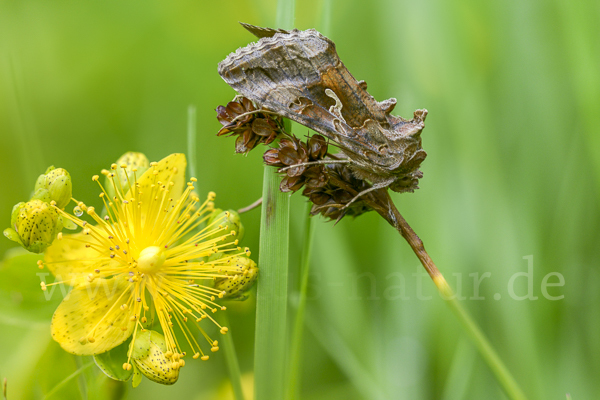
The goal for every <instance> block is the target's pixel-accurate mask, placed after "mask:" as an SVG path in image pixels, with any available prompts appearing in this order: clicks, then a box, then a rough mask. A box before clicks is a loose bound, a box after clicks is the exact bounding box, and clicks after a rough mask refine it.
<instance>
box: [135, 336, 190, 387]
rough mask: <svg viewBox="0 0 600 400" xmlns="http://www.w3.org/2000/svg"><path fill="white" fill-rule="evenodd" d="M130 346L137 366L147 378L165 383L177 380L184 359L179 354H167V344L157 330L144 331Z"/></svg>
mask: <svg viewBox="0 0 600 400" xmlns="http://www.w3.org/2000/svg"><path fill="white" fill-rule="evenodd" d="M129 346H130V350H131V359H132V360H133V363H134V365H135V367H136V368H137V369H138V370H139V371H140V372H141V373H142V374H144V375H145V376H146V378H148V379H150V380H152V381H154V382H157V383H162V384H163V385H172V384H174V383H175V382H177V379H178V378H179V368H181V366H182V365H183V360H181V359H180V356H181V355H178V354H173V355H170V354H167V355H168V356H167V355H165V354H166V353H167V344H166V342H165V337H164V336H163V335H161V334H160V333H158V332H155V331H143V332H141V333H140V334H139V335H137V337H136V338H135V341H132V342H131V344H130V345H129Z"/></svg>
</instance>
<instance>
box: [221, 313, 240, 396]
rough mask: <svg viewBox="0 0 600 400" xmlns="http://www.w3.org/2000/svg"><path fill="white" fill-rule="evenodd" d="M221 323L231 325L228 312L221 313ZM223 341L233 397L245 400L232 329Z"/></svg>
mask: <svg viewBox="0 0 600 400" xmlns="http://www.w3.org/2000/svg"><path fill="white" fill-rule="evenodd" d="M221 325H223V326H227V327H228V326H229V317H228V316H227V313H226V312H225V313H222V314H221ZM223 342H224V346H223V351H224V352H225V362H226V364H227V370H228V371H229V381H230V382H231V388H232V389H233V397H234V398H235V400H244V391H243V390H242V374H241V373H240V365H239V363H238V359H237V355H236V352H235V345H234V344H233V337H232V336H231V330H230V331H229V332H227V334H226V335H225V336H223Z"/></svg>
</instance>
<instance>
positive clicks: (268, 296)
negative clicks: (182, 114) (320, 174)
mask: <svg viewBox="0 0 600 400" xmlns="http://www.w3.org/2000/svg"><path fill="white" fill-rule="evenodd" d="M286 124H288V125H287V126H286V131H288V132H289V129H290V127H289V123H288V122H287V121H286ZM279 181H280V178H279V176H278V175H277V173H276V172H275V171H274V170H273V168H271V167H269V166H265V169H264V178H263V195H262V198H263V203H262V213H261V223H260V249H259V256H258V265H259V267H260V276H259V279H258V282H257V291H256V337H255V342H254V379H255V383H254V391H255V399H256V400H270V399H283V398H284V397H285V396H284V381H285V367H286V363H285V360H286V316H287V280H288V250H289V249H288V248H289V234H290V228H289V213H290V198H289V195H288V194H286V193H281V192H280V191H279Z"/></svg>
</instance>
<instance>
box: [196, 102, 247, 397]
mask: <svg viewBox="0 0 600 400" xmlns="http://www.w3.org/2000/svg"><path fill="white" fill-rule="evenodd" d="M187 160H188V173H189V176H196V173H197V171H196V106H194V105H190V106H189V107H188V120H187ZM221 324H222V325H223V326H229V317H228V316H227V313H223V314H221ZM223 341H224V342H225V345H224V346H223V347H224V349H223V350H224V351H225V362H226V364H227V369H228V371H229V379H230V381H231V386H232V388H233V394H234V397H235V399H236V400H244V393H243V391H242V376H241V374H240V365H239V363H238V359H237V355H236V353H235V346H234V344H233V336H232V332H231V331H229V332H227V334H226V335H225V336H224V339H223Z"/></svg>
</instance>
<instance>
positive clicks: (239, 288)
mask: <svg viewBox="0 0 600 400" xmlns="http://www.w3.org/2000/svg"><path fill="white" fill-rule="evenodd" d="M224 263H225V264H224V265H220V266H219V267H221V268H223V269H226V270H227V274H228V275H229V276H228V277H226V278H217V279H216V280H215V289H219V290H221V291H222V293H223V297H224V298H226V299H230V300H246V299H247V298H248V296H247V295H246V294H245V292H247V291H248V290H249V289H250V288H251V287H252V285H254V282H255V281H256V278H257V277H258V267H257V266H256V263H255V262H254V261H252V260H251V259H249V258H248V257H243V256H236V257H231V258H228V259H227V260H226V261H224Z"/></svg>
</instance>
